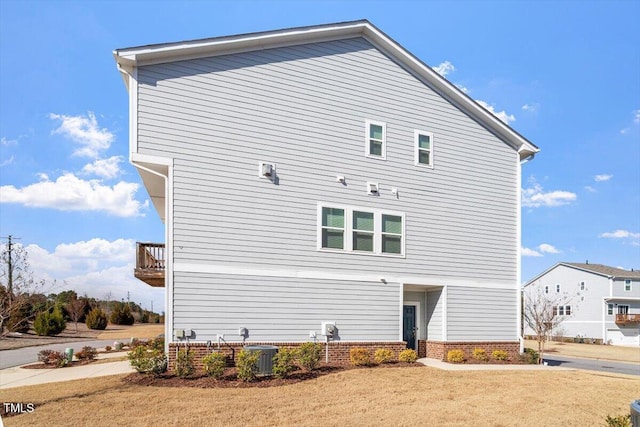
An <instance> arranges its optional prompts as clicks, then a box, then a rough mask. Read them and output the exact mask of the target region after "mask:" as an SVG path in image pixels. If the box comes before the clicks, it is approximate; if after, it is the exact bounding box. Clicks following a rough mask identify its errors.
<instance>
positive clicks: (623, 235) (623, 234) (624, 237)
mask: <svg viewBox="0 0 640 427" xmlns="http://www.w3.org/2000/svg"><path fill="white" fill-rule="evenodd" d="M598 237H602V238H605V239H618V240H621V241H622V242H625V243H629V244H631V245H632V246H640V233H633V232H631V231H627V230H616V231H613V232H607V233H602V234H600V235H599V236H598Z"/></svg>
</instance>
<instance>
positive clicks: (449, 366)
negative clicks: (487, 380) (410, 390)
mask: <svg viewBox="0 0 640 427" xmlns="http://www.w3.org/2000/svg"><path fill="white" fill-rule="evenodd" d="M418 363H422V364H423V365H426V366H429V367H431V368H437V369H442V370H444V371H548V370H552V371H575V369H572V368H564V367H560V366H546V365H490V364H487V365H484V364H478V365H474V364H466V363H447V362H443V361H441V360H438V359H428V358H422V359H418Z"/></svg>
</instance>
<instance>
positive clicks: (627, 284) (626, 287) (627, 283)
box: [624, 279, 631, 292]
mask: <svg viewBox="0 0 640 427" xmlns="http://www.w3.org/2000/svg"><path fill="white" fill-rule="evenodd" d="M624 290H625V292H631V280H629V279H627V280H625V281H624Z"/></svg>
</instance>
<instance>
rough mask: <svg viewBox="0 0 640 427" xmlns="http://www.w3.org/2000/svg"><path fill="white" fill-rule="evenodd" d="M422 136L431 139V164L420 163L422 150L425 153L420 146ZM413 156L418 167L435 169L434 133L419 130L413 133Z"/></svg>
mask: <svg viewBox="0 0 640 427" xmlns="http://www.w3.org/2000/svg"><path fill="white" fill-rule="evenodd" d="M420 135H424V136H428V137H429V164H424V163H420V150H423V151H424V149H423V148H420V145H419V143H418V142H419V138H420ZM413 156H414V164H415V165H416V166H420V167H423V168H428V169H433V162H434V157H433V156H434V142H433V132H427V131H423V130H417V129H416V130H414V131H413Z"/></svg>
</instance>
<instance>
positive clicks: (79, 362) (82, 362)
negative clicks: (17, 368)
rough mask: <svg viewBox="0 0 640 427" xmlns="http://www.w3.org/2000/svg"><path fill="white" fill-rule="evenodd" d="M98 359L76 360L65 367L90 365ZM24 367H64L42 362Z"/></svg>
mask: <svg viewBox="0 0 640 427" xmlns="http://www.w3.org/2000/svg"><path fill="white" fill-rule="evenodd" d="M97 361H98V360H97V359H96V360H74V361H73V362H71V363H67V364H66V365H65V366H63V368H68V367H70V366H84V365H89V364H91V363H95V362H97ZM21 368H22V369H62V368H57V367H56V365H45V364H44V363H42V362H38V363H34V364H33V365H26V366H21Z"/></svg>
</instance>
